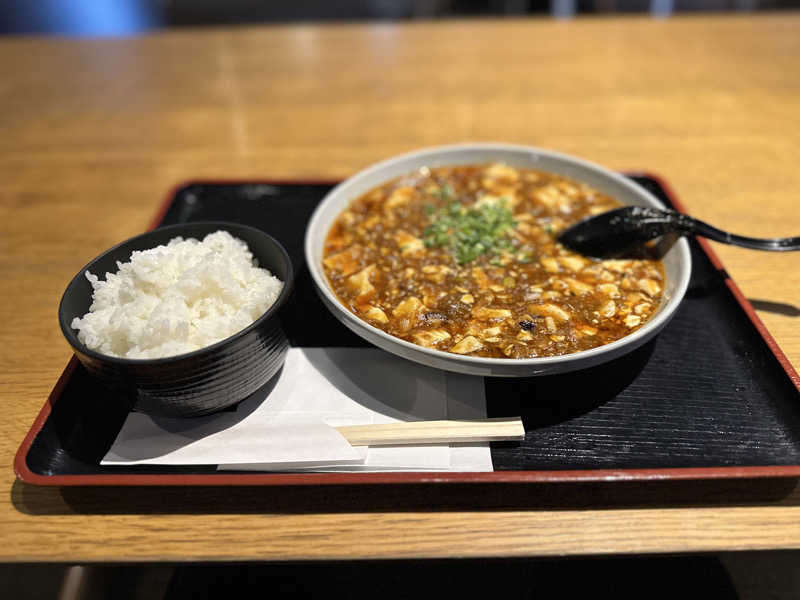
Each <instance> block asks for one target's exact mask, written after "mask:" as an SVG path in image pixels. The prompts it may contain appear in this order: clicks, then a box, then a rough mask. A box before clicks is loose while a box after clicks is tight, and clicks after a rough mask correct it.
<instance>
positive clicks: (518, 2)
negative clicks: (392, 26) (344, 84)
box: [0, 0, 800, 36]
mask: <svg viewBox="0 0 800 600" xmlns="http://www.w3.org/2000/svg"><path fill="white" fill-rule="evenodd" d="M790 8H800V0H293V1H291V2H286V1H283V2H280V1H270V0H0V34H44V35H48V34H49V35H68V36H120V35H135V34H139V33H143V32H147V31H154V30H159V29H165V28H171V27H187V26H210V25H232V24H253V23H292V22H309V21H314V22H332V21H364V20H384V21H385V20H412V19H438V18H448V17H451V18H452V17H481V16H483V17H486V16H496V17H497V16H500V17H502V16H520V15H538V16H543V17H544V16H548V15H551V16H554V17H560V18H569V17H571V16H574V15H584V14H613V13H649V14H652V15H653V16H658V17H666V16H670V15H672V14H675V13H685V12H697V11H706V12H709V11H713V12H726V11H735V12H752V11H763V10H780V9H790Z"/></svg>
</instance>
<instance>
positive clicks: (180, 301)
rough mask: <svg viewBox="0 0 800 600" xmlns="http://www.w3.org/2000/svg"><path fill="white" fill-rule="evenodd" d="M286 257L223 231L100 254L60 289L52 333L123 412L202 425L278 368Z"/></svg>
mask: <svg viewBox="0 0 800 600" xmlns="http://www.w3.org/2000/svg"><path fill="white" fill-rule="evenodd" d="M292 287H293V272H292V265H291V262H290V259H289V256H288V254H287V253H286V250H285V249H284V248H283V247H282V246H281V245H280V244H279V243H278V242H277V241H276V240H275V239H274V238H272V237H271V236H269V235H267V234H266V233H264V232H263V231H260V230H258V229H255V228H253V227H248V226H246V225H240V224H237V223H226V222H202V223H200V222H198V223H186V224H181V225H173V226H168V227H162V228H159V229H155V230H153V231H150V232H148V233H145V234H143V235H140V236H137V237H134V238H131V239H129V240H127V241H125V242H122V243H121V244H119V245H117V246H115V247H113V248H111V249H110V250H108V251H106V252H104V253H103V254H101V255H100V256H99V257H97V258H96V259H94V260H93V261H92V262H90V263H89V264H88V265H86V266H85V267H84V268H83V269H81V270H80V272H79V273H78V274H77V275H76V276H75V277H74V278H73V279H72V281H71V282H70V284H69V285H68V286H67V289H66V291H65V292H64V296H63V298H62V299H61V304H60V306H59V322H60V325H61V330H62V332H63V333H64V336H65V337H66V339H67V341H68V342H69V343H70V345H71V346H72V347H73V348H74V350H75V354H76V356H77V358H78V360H79V361H80V362H81V364H82V365H83V366H84V367H85V368H86V369H87V370H88V371H89V373H90V374H92V375H93V376H95V377H96V378H98V379H99V380H101V381H102V382H103V383H104V384H105V385H106V386H109V387H112V388H113V389H114V390H115V391H116V392H117V393H118V396H119V397H120V399H121V401H125V402H128V403H129V404H130V406H131V408H133V409H135V410H138V411H141V412H144V413H147V414H151V415H154V416H200V415H205V414H209V413H212V412H216V411H219V410H222V409H224V408H227V407H229V406H231V405H234V404H236V403H238V402H240V401H241V400H243V399H245V398H246V397H248V396H249V395H251V394H253V393H255V392H256V391H258V390H259V389H260V388H261V387H262V386H265V385H266V384H267V382H268V381H269V380H270V379H271V378H272V377H273V376H275V374H276V373H277V372H278V371H279V370H280V368H281V366H282V365H283V361H284V359H285V356H286V350H287V349H288V342H287V340H286V336H285V335H284V333H283V331H282V329H281V327H280V319H279V313H280V310H281V307H282V306H284V305H285V304H286V301H287V299H288V297H289V295H290V294H291V292H292Z"/></svg>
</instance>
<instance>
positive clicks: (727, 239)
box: [669, 211, 800, 252]
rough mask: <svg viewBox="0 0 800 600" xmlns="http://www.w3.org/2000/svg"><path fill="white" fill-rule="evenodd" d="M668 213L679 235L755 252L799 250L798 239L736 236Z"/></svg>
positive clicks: (684, 216)
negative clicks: (701, 238)
mask: <svg viewBox="0 0 800 600" xmlns="http://www.w3.org/2000/svg"><path fill="white" fill-rule="evenodd" d="M669 212H670V213H672V219H673V224H674V225H675V227H676V228H677V229H678V230H679V231H680V232H681V233H686V234H694V235H700V236H702V237H705V238H708V239H710V240H714V241H716V242H722V243H723V244H730V245H732V246H742V247H744V248H753V249H755V250H771V251H773V252H787V251H790V250H800V237H789V238H766V239H765V238H752V237H747V236H744V235H736V234H734V233H728V232H727V231H723V230H721V229H717V228H716V227H713V226H712V225H709V224H708V223H705V222H703V221H700V220H699V219H695V218H694V217H690V216H689V215H684V214H681V213H679V212H675V211H669Z"/></svg>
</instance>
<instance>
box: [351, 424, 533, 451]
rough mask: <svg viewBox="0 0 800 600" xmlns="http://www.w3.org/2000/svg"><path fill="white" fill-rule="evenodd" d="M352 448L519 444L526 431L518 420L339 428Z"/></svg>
mask: <svg viewBox="0 0 800 600" xmlns="http://www.w3.org/2000/svg"><path fill="white" fill-rule="evenodd" d="M336 429H337V430H338V431H339V433H341V434H342V435H343V436H344V437H345V438H346V439H347V441H348V442H350V445H351V446H403V445H411V444H447V443H450V442H454V443H455V442H499V441H509V440H510V441H519V440H522V439H524V438H525V428H524V427H523V426H522V419H520V418H519V417H501V418H494V419H476V420H468V421H411V422H406V423H387V424H384V425H349V426H345V427H337V428H336Z"/></svg>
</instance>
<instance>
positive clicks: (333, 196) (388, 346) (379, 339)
mask: <svg viewBox="0 0 800 600" xmlns="http://www.w3.org/2000/svg"><path fill="white" fill-rule="evenodd" d="M489 162H503V163H506V164H508V165H511V166H514V167H530V168H534V169H538V170H541V171H547V172H550V173H557V174H559V175H564V176H566V177H569V178H571V179H574V180H577V181H582V182H584V183H586V184H588V185H590V186H591V187H593V188H595V189H596V190H599V191H600V192H603V193H604V194H607V195H609V196H611V197H612V198H615V199H616V200H618V201H619V202H621V203H622V204H633V205H640V206H655V207H663V204H662V203H661V202H659V201H658V200H657V199H656V198H655V197H654V196H653V195H652V194H650V193H648V192H647V191H646V190H644V189H642V188H641V187H639V186H637V185H636V184H634V183H632V182H631V181H629V180H628V179H626V178H625V177H623V176H621V175H619V174H617V173H614V172H612V171H609V170H608V169H605V168H603V167H601V166H598V165H595V164H593V163H590V162H587V161H585V160H582V159H579V158H575V157H572V156H568V155H566V154H560V153H558V152H552V151H550V150H542V149H539V148H531V147H527V146H514V145H510V144H493V143H489V144H478V143H475V144H459V145H453V146H439V147H434V148H427V149H423V150H419V151H417V152H412V153H410V154H404V155H402V156H398V157H395V158H390V159H388V160H385V161H383V162H380V163H378V164H376V165H373V166H371V167H368V168H367V169H364V170H363V171H361V172H359V173H357V174H356V175H354V176H352V177H350V178H349V179H347V180H345V181H343V182H342V183H340V184H339V185H337V186H336V187H335V188H334V189H332V190H331V191H330V192H329V193H328V194H327V195H326V196H325V198H323V199H322V202H320V204H319V206H318V207H317V209H316V210H315V211H314V214H313V215H312V217H311V220H310V221H309V224H308V228H307V229H306V237H305V255H306V262H307V263H308V269H309V271H310V272H311V277H312V278H313V280H314V283H315V284H316V287H317V290H318V292H319V294H320V296H321V297H322V300H323V302H324V304H325V306H327V307H328V309H329V310H330V311H331V312H332V313H333V314H334V315H335V316H336V317H337V318H338V319H339V320H340V321H341V322H342V323H344V324H345V325H346V326H347V327H348V328H350V329H351V330H352V331H354V332H355V333H356V334H358V335H359V336H361V337H362V338H364V339H365V340H367V341H368V342H371V343H372V344H375V345H376V346H378V347H379V348H383V349H384V350H387V351H389V352H392V353H393V354H396V355H398V356H402V357H403V358H407V359H409V360H413V361H415V362H418V363H422V364H425V365H428V366H431V367H436V368H439V369H444V370H447V371H455V372H457V373H468V374H471V375H488V376H493V377H530V376H534V375H549V374H554V373H564V372H567V371H574V370H577V369H584V368H587V367H591V366H594V365H597V364H600V363H603V362H606V361H609V360H612V359H614V358H617V357H619V356H622V355H623V354H626V353H628V352H630V351H632V350H634V349H636V348H638V347H639V346H641V345H642V344H644V343H645V342H647V341H648V340H650V339H651V338H652V337H653V336H655V335H656V334H657V333H658V332H659V331H661V329H662V328H663V327H664V326H665V325H666V324H667V323H668V322H669V320H670V319H671V318H672V316H673V315H674V314H675V310H676V309H677V308H678V305H679V304H680V302H681V299H682V298H683V295H684V293H685V292H686V288H687V286H688V284H689V276H690V274H691V268H692V261H691V256H690V253H689V244H688V242H687V241H686V240H685V239H680V240H679V241H678V242H677V243H676V244H675V245H673V246H672V248H671V249H670V250H669V252H667V254H666V255H665V256H664V258H663V262H664V270H665V272H666V283H665V288H664V295H663V299H662V302H661V306H660V307H659V308H658V311H657V312H656V314H655V315H653V317H652V318H651V319H650V320H649V321H648V322H647V323H645V325H644V326H642V327H641V328H640V329H637V330H636V331H635V332H633V333H631V334H630V335H627V336H625V337H624V338H621V339H619V340H617V341H615V342H611V343H610V344H606V345H604V346H599V347H597V348H592V349H591V350H583V351H581V352H574V353H572V354H564V355H562V356H552V357H543V358H523V359H516V358H485V357H480V356H462V355H459V354H452V353H449V352H444V351H441V350H433V349H430V348H425V347H423V346H417V345H416V344H412V343H411V342H407V341H405V340H401V339H400V338H396V337H394V336H391V335H389V334H388V333H386V332H384V331H382V330H380V329H378V328H377V327H373V326H372V325H370V324H369V323H367V322H365V321H362V320H361V319H359V318H358V317H357V316H356V315H354V314H353V313H351V312H350V311H349V310H347V308H345V307H344V306H343V305H342V304H341V303H340V302H339V300H338V299H337V298H336V296H335V294H334V293H333V290H332V289H331V287H330V284H329V283H328V279H327V277H326V276H325V273H324V272H323V270H322V249H323V244H324V242H325V238H326V236H327V235H328V231H329V230H330V228H331V226H332V225H333V222H334V221H335V220H336V217H338V216H339V214H340V213H341V212H342V211H343V210H344V209H345V207H346V206H348V204H349V203H350V202H351V201H352V200H354V199H355V198H358V197H359V196H361V195H362V194H364V193H365V192H367V191H369V190H371V189H373V188H375V187H377V186H379V185H381V184H383V183H385V182H387V181H389V180H390V179H393V178H395V177H398V176H401V175H405V174H408V173H411V172H413V171H416V170H417V169H419V168H420V167H423V166H427V167H443V166H448V165H470V164H481V163H489Z"/></svg>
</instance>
